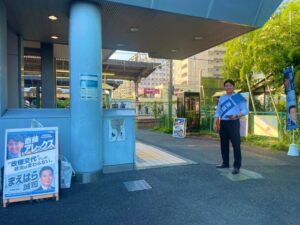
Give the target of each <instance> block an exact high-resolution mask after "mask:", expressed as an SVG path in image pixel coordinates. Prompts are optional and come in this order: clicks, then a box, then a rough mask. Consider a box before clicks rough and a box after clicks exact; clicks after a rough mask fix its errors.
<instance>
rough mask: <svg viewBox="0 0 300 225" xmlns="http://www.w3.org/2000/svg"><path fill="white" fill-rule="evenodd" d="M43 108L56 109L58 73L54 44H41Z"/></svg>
mask: <svg viewBox="0 0 300 225" xmlns="http://www.w3.org/2000/svg"><path fill="white" fill-rule="evenodd" d="M41 58H42V63H41V64H42V66H41V67H42V69H41V75H42V108H56V71H55V67H56V65H55V59H54V48H53V44H48V43H41Z"/></svg>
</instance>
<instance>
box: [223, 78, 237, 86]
mask: <svg viewBox="0 0 300 225" xmlns="http://www.w3.org/2000/svg"><path fill="white" fill-rule="evenodd" d="M226 83H230V84H232V85H233V86H235V83H234V81H233V80H231V79H228V80H225V81H224V86H225V84H226Z"/></svg>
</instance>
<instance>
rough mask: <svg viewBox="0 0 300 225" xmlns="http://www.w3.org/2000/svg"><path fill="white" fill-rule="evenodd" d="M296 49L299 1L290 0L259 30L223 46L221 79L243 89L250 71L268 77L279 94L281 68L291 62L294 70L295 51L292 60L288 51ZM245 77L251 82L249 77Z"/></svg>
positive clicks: (299, 35) (299, 34) (299, 39)
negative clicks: (236, 83) (233, 82)
mask: <svg viewBox="0 0 300 225" xmlns="http://www.w3.org/2000/svg"><path fill="white" fill-rule="evenodd" d="M298 46H300V0H294V1H291V2H289V3H288V4H285V5H284V6H283V7H282V8H281V9H280V10H278V11H277V12H276V13H275V14H274V15H273V16H272V17H271V18H270V20H269V21H268V22H267V23H266V24H265V25H264V26H263V27H262V28H260V29H257V30H256V31H253V32H250V33H248V34H245V35H243V36H241V37H239V38H236V39H234V40H232V41H230V42H228V43H226V47H227V52H226V54H225V57H224V66H223V72H224V77H225V78H229V77H230V78H232V79H235V80H237V81H239V82H238V85H237V86H238V87H241V88H242V89H247V88H246V86H245V85H246V82H245V77H246V75H247V74H248V75H251V71H253V72H257V73H264V74H265V75H272V76H273V79H274V82H273V83H272V85H273V88H275V90H276V92H278V93H279V92H281V91H282V70H283V68H285V67H287V66H290V65H291V64H292V63H293V64H295V67H296V59H298V56H297V55H296V53H297V54H298V52H299V51H296V50H295V51H294V55H293V57H294V58H291V57H289V54H292V53H290V52H291V49H293V48H295V47H298ZM299 55H300V53H299ZM299 58H300V57H299ZM299 61H300V60H299ZM297 65H300V64H298V63H297ZM299 69H300V67H299V68H298V67H296V70H297V71H298V70H299ZM296 74H297V76H296V77H295V81H296V82H298V83H299V82H300V77H299V75H298V72H297V73H296ZM249 78H250V81H251V76H249ZM299 86H300V85H298V87H299ZM297 93H299V90H298V92H297Z"/></svg>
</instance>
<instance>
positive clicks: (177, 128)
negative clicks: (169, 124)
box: [173, 118, 186, 138]
mask: <svg viewBox="0 0 300 225" xmlns="http://www.w3.org/2000/svg"><path fill="white" fill-rule="evenodd" d="M185 136H186V119H185V118H176V119H174V124H173V137H176V138H184V137H185Z"/></svg>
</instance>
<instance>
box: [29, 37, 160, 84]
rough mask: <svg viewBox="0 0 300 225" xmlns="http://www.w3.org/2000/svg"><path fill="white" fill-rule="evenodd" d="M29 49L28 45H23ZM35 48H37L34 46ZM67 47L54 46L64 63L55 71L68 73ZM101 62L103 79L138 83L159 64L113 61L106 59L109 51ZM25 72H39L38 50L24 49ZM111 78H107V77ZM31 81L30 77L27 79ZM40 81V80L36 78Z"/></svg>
mask: <svg viewBox="0 0 300 225" xmlns="http://www.w3.org/2000/svg"><path fill="white" fill-rule="evenodd" d="M25 44H26V46H28V47H29V45H28V43H27V42H26V43H25ZM35 47H37V46H35ZM67 47H68V46H62V45H59V46H57V45H55V46H54V55H55V58H57V59H59V61H64V62H65V63H64V67H63V68H60V65H58V66H57V68H56V69H57V70H60V71H64V72H68V71H69V63H68V54H66V52H68V50H67ZM102 52H103V53H102V54H103V62H102V72H103V78H104V77H105V78H106V79H119V80H133V81H138V80H140V79H141V78H144V77H147V76H149V75H150V74H151V73H152V72H153V71H154V70H155V69H156V68H157V67H158V66H159V65H160V64H159V63H148V62H135V61H125V60H115V59H108V57H109V55H111V51H107V50H103V51H102ZM24 53H25V56H26V57H25V61H24V62H25V70H26V71H27V73H31V72H34V73H35V74H37V73H39V72H40V66H41V58H40V49H39V48H25V49H24ZM30 56H33V57H30ZM106 74H109V75H113V76H109V75H106ZM27 78H30V79H33V78H32V76H30V77H28V76H27ZM37 79H40V78H37Z"/></svg>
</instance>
